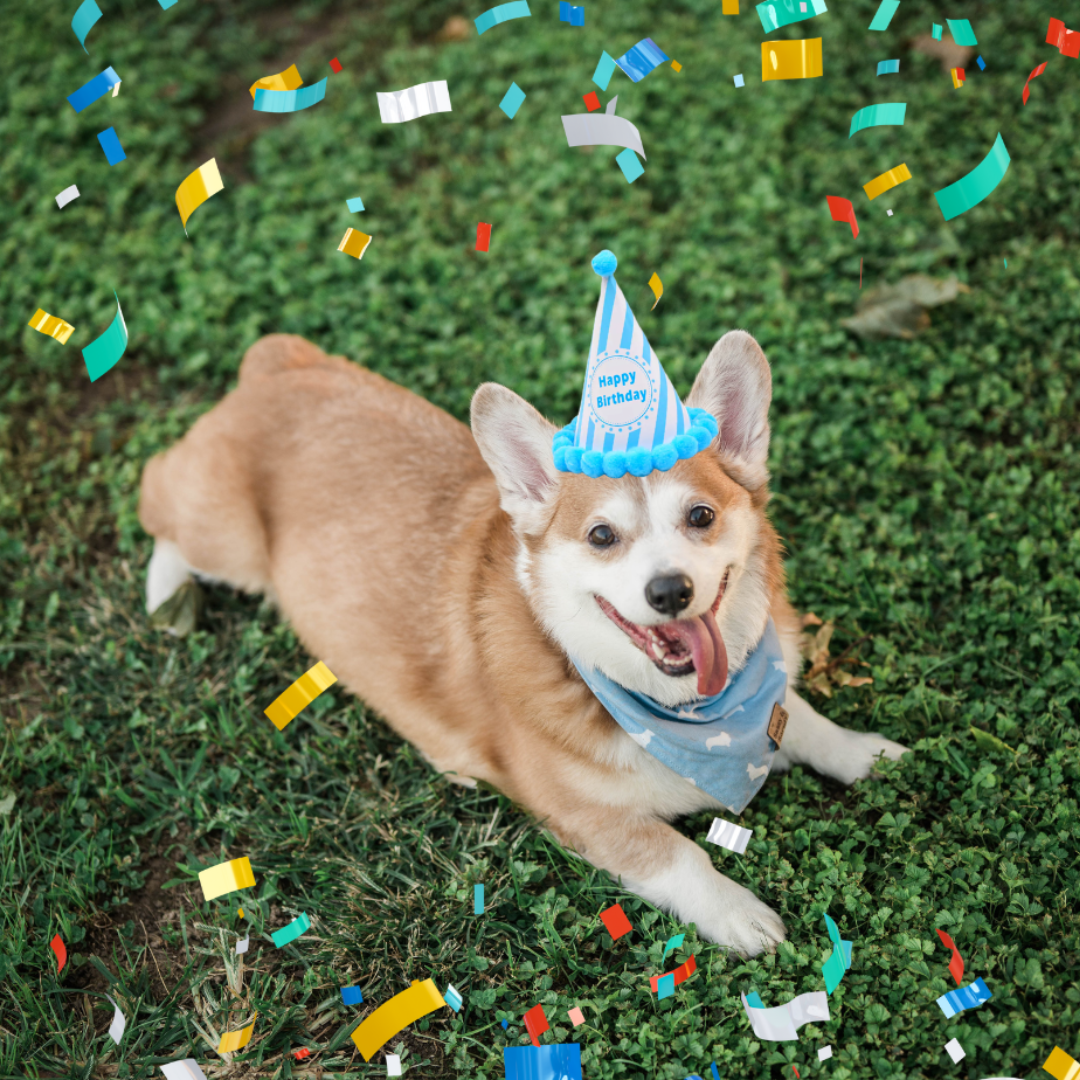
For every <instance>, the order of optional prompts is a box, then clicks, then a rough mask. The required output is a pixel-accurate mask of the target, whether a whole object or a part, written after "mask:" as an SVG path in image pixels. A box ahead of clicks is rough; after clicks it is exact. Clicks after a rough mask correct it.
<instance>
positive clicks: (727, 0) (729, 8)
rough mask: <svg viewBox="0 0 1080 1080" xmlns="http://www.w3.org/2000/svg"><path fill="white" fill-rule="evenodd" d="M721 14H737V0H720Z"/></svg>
mask: <svg viewBox="0 0 1080 1080" xmlns="http://www.w3.org/2000/svg"><path fill="white" fill-rule="evenodd" d="M720 14H721V15H738V14H739V0H720Z"/></svg>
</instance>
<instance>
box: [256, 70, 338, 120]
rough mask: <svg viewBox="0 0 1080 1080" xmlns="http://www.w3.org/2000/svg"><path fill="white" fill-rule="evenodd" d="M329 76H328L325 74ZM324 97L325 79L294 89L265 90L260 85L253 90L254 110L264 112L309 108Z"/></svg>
mask: <svg viewBox="0 0 1080 1080" xmlns="http://www.w3.org/2000/svg"><path fill="white" fill-rule="evenodd" d="M327 78H329V76H327ZM324 97H326V79H321V80H320V81H319V82H317V83H312V84H311V85H310V86H301V87H298V88H297V89H295V90H267V89H266V88H265V87H262V86H260V87H259V89H258V90H256V91H255V111H256V112H265V113H291V112H299V111H300V110H301V109H310V108H311V106H312V105H318V104H319V102H320V101H322V99H323V98H324Z"/></svg>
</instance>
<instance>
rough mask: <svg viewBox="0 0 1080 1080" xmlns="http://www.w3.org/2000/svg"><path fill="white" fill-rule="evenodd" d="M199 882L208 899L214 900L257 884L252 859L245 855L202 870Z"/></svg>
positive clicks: (204, 895)
mask: <svg viewBox="0 0 1080 1080" xmlns="http://www.w3.org/2000/svg"><path fill="white" fill-rule="evenodd" d="M199 884H200V885H201V886H202V891H203V897H204V898H205V899H207V900H214V899H216V898H217V897H219V896H224V895H225V894H226V893H231V892H235V891H236V890H237V889H249V888H251V886H252V885H254V884H255V873H254V871H253V870H252V869H251V860H250V859H249V858H248V857H247V856H246V855H245V856H244V857H243V858H242V859H231V860H230V861H229V862H223V863H218V864H217V866H209V867H207V868H206V869H205V870H200V871H199Z"/></svg>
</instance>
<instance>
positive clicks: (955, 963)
mask: <svg viewBox="0 0 1080 1080" xmlns="http://www.w3.org/2000/svg"><path fill="white" fill-rule="evenodd" d="M938 937H939V938H941V943H942V945H944V946H945V948H946V949H952V959H951V960H950V961H949V974H950V975H951V976H952V977H953V978H954V979H955V980H956V985H957V986H959V985H960V980H961V979H962V978H963V977H964V958H963V957H962V956H961V955H960V950H959V949H958V948H957V947H956V946H955V945H954V944H953V939H952V938H951V937H949V935H948V934H946V933H945V931H944V930H939V931H938Z"/></svg>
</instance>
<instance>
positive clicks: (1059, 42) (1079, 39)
mask: <svg viewBox="0 0 1080 1080" xmlns="http://www.w3.org/2000/svg"><path fill="white" fill-rule="evenodd" d="M1046 44H1047V45H1054V46H1056V48H1057V50H1058V52H1059V53H1061V55H1062V56H1071V57H1073V58H1074V59H1075V58H1077V57H1080V31H1077V30H1067V29H1066V28H1065V24H1064V23H1063V22H1062V21H1061V20H1060V19H1051V20H1050V25H1049V27H1048V28H1047V31H1046Z"/></svg>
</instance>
